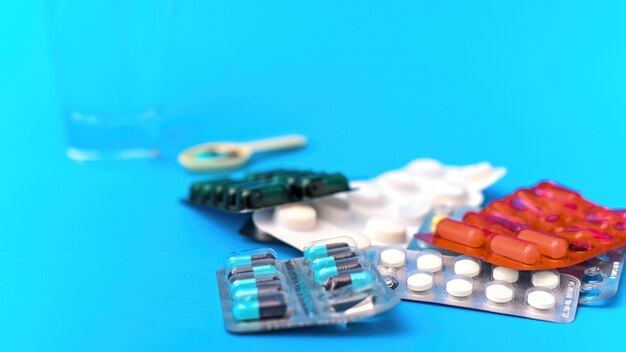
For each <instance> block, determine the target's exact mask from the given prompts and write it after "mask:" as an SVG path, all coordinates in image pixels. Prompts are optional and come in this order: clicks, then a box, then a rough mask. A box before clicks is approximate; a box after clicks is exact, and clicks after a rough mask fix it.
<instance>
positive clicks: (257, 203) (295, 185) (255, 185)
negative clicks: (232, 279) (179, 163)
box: [187, 169, 350, 213]
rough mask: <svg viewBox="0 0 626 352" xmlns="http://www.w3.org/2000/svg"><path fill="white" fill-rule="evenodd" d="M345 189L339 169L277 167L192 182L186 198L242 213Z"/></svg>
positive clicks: (343, 178) (199, 203)
mask: <svg viewBox="0 0 626 352" xmlns="http://www.w3.org/2000/svg"><path fill="white" fill-rule="evenodd" d="M348 190H350V186H349V183H348V179H347V178H346V176H344V175H343V174H341V173H324V172H312V171H302V170H293V169H276V170H271V171H266V172H257V173H251V174H248V175H247V176H246V177H245V178H243V179H234V178H221V179H215V180H208V181H201V182H196V183H193V184H192V185H191V187H190V189H189V197H188V199H187V201H188V202H189V203H191V204H194V205H199V206H204V207H209V208H213V209H218V210H223V211H227V212H231V213H245V212H250V211H253V210H257V209H263V208H268V207H273V206H277V205H280V204H286V203H291V202H296V201H300V200H304V199H311V198H317V197H322V196H327V195H330V194H334V193H337V192H344V191H348Z"/></svg>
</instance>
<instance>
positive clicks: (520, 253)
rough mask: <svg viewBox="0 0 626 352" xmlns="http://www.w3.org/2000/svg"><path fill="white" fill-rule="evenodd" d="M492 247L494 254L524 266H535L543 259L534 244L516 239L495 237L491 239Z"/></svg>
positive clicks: (502, 236) (504, 236) (505, 236)
mask: <svg viewBox="0 0 626 352" xmlns="http://www.w3.org/2000/svg"><path fill="white" fill-rule="evenodd" d="M490 246H491V251H492V252H494V253H496V254H499V255H501V256H503V257H507V258H509V259H513V260H516V261H518V262H522V263H524V264H534V263H536V262H538V261H539V260H540V259H541V254H539V250H537V246H536V245H535V244H534V243H530V242H526V241H522V240H520V239H517V238H515V237H511V236H507V235H495V236H493V237H492V238H491V242H490Z"/></svg>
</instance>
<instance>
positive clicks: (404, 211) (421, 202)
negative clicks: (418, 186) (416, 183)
mask: <svg viewBox="0 0 626 352" xmlns="http://www.w3.org/2000/svg"><path fill="white" fill-rule="evenodd" d="M429 210H430V199H428V198H426V197H416V198H415V199H413V200H412V201H410V202H409V203H406V204H404V205H402V206H400V207H399V208H398V216H399V217H400V218H402V219H404V220H407V221H421V220H422V219H424V217H425V216H426V214H428V211H429Z"/></svg>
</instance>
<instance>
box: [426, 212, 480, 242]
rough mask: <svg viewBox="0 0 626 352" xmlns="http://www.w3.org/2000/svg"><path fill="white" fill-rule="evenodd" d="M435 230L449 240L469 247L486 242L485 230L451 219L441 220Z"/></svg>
mask: <svg viewBox="0 0 626 352" xmlns="http://www.w3.org/2000/svg"><path fill="white" fill-rule="evenodd" d="M435 232H436V234H437V235H439V236H441V237H443V238H445V239H447V240H449V241H452V242H456V243H460V244H462V245H465V246H468V247H474V248H477V247H480V246H482V245H483V243H484V242H485V232H484V231H483V230H481V229H479V228H477V227H475V226H472V225H467V224H464V223H461V222H458V221H454V220H451V219H443V220H441V221H439V223H438V224H437V229H436V231H435Z"/></svg>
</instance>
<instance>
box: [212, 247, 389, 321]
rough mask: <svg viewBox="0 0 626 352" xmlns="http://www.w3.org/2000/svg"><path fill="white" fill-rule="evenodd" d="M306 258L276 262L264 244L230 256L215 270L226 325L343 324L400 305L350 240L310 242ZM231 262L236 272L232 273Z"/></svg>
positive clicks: (276, 258)
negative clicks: (261, 246) (221, 266)
mask: <svg viewBox="0 0 626 352" xmlns="http://www.w3.org/2000/svg"><path fill="white" fill-rule="evenodd" d="M270 255H271V256H274V258H275V259H274V258H270ZM305 256H306V257H301V258H295V259H289V260H282V261H280V260H278V256H277V255H276V253H275V252H274V251H273V250H271V249H267V248H262V249H258V250H252V251H243V252H238V253H234V254H231V256H230V257H229V258H227V260H226V261H225V266H224V267H223V268H222V269H220V270H218V271H217V273H216V275H217V279H218V286H219V290H220V299H221V303H222V312H223V314H224V321H225V323H226V329H227V330H228V331H231V332H235V333H246V332H258V331H266V330H277V329H289V328H297V327H304V326H313V325H329V324H343V323H348V322H351V321H354V320H358V319H362V318H366V317H370V316H374V315H377V314H380V313H382V312H385V311H387V310H389V309H391V308H393V307H394V306H396V305H397V304H398V303H399V299H398V298H397V297H396V295H395V294H394V293H393V291H391V289H390V288H389V287H387V285H386V283H385V281H384V280H383V278H382V277H381V276H380V274H379V273H378V272H377V271H376V270H375V267H374V266H373V265H372V263H371V262H370V261H369V259H368V258H367V256H365V255H364V254H363V252H362V251H361V250H360V249H358V248H357V247H356V243H355V242H354V241H352V240H351V239H349V238H339V239H327V240H325V241H322V242H317V243H312V244H310V245H308V246H306V250H305ZM257 261H259V262H262V264H259V265H257V263H256V262H257ZM242 263H243V264H242ZM246 264H249V266H245V265H246ZM233 266H236V268H235V269H236V270H240V272H237V273H235V274H232V273H231V271H232V270H235V269H233V268H232V267H233ZM270 267H273V268H275V270H272V269H271V268H270ZM255 268H262V270H258V269H257V270H255Z"/></svg>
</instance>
